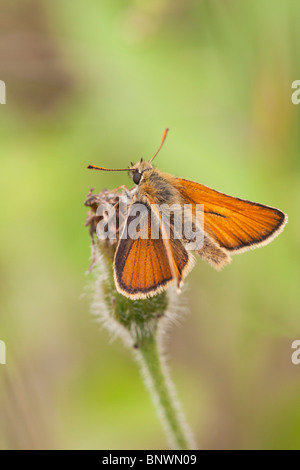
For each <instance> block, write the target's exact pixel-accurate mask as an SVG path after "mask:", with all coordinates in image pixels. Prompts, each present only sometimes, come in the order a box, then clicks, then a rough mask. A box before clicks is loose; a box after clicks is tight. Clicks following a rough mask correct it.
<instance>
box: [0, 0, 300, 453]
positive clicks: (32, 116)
mask: <svg viewBox="0 0 300 470" xmlns="http://www.w3.org/2000/svg"><path fill="white" fill-rule="evenodd" d="M299 16H300V8H299V2H297V1H292V0H284V1H283V0H281V1H279V0H276V1H275V0H274V1H272V2H270V1H269V0H244V1H238V0H226V1H224V0H218V1H217V0H201V1H200V0H199V1H186V0H151V1H143V0H135V1H134V0H122V1H121V0H88V1H86V2H79V1H71V0H67V1H64V2H61V1H59V0H52V1H51V2H46V1H39V0H19V1H16V0H10V1H9V2H8V1H6V2H2V3H1V7H0V31H1V32H0V79H1V80H4V81H5V83H6V87H7V98H6V99H7V104H6V105H1V106H0V148H1V167H0V191H1V195H0V196H1V212H0V220H1V232H0V243H1V250H0V277H1V283H0V296H1V315H0V339H1V340H3V341H5V343H6V347H7V365H0V448H1V449H39V448H47V449H48V448H49V449H52V448H68V449H86V448H96V449H164V448H167V443H166V440H165V436H164V434H163V432H162V430H161V426H160V423H159V422H158V420H157V417H156V414H155V411H154V409H153V406H152V403H151V401H150V398H149V396H148V393H147V392H146V391H145V389H144V385H143V383H142V381H141V379H140V376H139V372H138V370H137V367H136V364H135V363H134V362H133V360H132V357H131V353H130V351H128V350H125V349H124V348H123V345H122V344H121V342H119V341H115V342H111V340H110V337H109V334H108V333H107V332H106V331H105V330H103V329H101V328H100V326H99V323H97V322H96V321H95V319H94V317H92V316H91V315H90V313H89V304H90V297H89V294H88V292H87V285H88V283H89V282H90V280H89V279H90V276H87V275H86V271H87V268H88V266H89V262H90V261H89V257H90V241H89V236H88V230H87V229H86V228H85V227H84V221H85V217H86V212H87V211H86V208H85V207H84V205H83V202H84V200H85V196H86V193H87V192H88V190H89V189H90V188H91V187H95V189H96V190H97V191H100V190H101V189H102V188H103V187H107V188H114V187H115V186H118V185H120V184H124V183H125V184H128V183H129V182H128V179H127V175H126V174H124V173H119V174H117V173H116V174H114V173H113V174H101V173H100V172H99V173H98V172H90V171H87V170H86V166H87V165H88V164H90V163H94V164H98V165H103V166H110V167H120V166H121V167H124V166H127V165H128V164H129V162H130V161H131V160H133V161H136V160H138V159H139V158H140V157H141V156H143V157H145V158H147V157H151V156H152V155H153V153H154V151H155V150H156V148H157V146H158V144H159V142H160V139H161V135H162V131H163V129H164V128H165V127H170V129H171V131H170V133H169V136H168V139H167V142H166V144H165V146H164V149H163V150H162V152H161V153H160V155H159V157H158V158H157V161H156V163H157V165H158V166H159V167H160V169H162V170H163V171H166V172H169V173H172V174H175V175H177V176H181V177H184V178H187V179H192V180H195V181H198V182H201V183H203V184H206V185H208V186H211V187H214V188H215V189H217V190H220V191H223V192H225V193H229V194H232V195H235V196H239V197H242V198H246V199H250V200H253V201H256V202H262V203H265V204H268V205H273V206H275V207H278V208H280V209H282V210H283V211H285V212H286V213H288V215H289V224H288V226H287V227H286V229H285V231H284V233H283V234H282V235H281V236H280V237H279V238H278V239H276V240H275V241H274V242H273V243H272V244H271V245H269V246H267V247H265V248H262V249H259V250H256V251H254V252H249V253H246V254H244V255H243V256H236V257H234V260H233V263H232V264H231V265H230V266H228V267H227V268H226V269H225V270H224V271H223V272H222V273H218V272H215V271H214V270H212V269H211V268H210V267H209V266H208V265H206V264H204V263H203V262H202V261H200V260H199V262H198V263H197V266H196V268H195V269H194V271H193V272H192V273H191V274H190V276H189V279H188V288H187V289H186V292H185V294H184V295H183V296H182V297H181V302H182V304H184V305H185V306H186V310H187V314H186V315H184V317H183V319H182V321H181V322H180V325H177V326H174V327H173V329H172V331H171V333H170V335H169V340H168V345H167V351H168V360H169V363H170V366H171V373H172V377H173V379H174V381H175V383H176V386H177V389H178V394H179V397H180V399H181V401H182V402H183V406H184V408H185V411H186V414H187V417H188V420H189V422H190V424H191V426H192V428H193V429H194V430H195V434H196V436H197V441H198V443H199V446H200V447H202V448H205V449H246V448H247V449H249V448H250V449H266V448H271V449H280V448H285V449H295V448H300V365H299V366H298V367H297V366H295V365H292V363H291V354H292V349H291V343H292V341H294V340H296V339H300V311H299V300H300V292H299V278H300V276H299V275H300V272H299V260H300V252H299V230H300V219H299V208H298V204H299V203H300V185H299V176H300V159H299V153H300V137H299V136H300V132H299V125H300V106H299V107H297V106H295V105H293V104H292V102H291V95H292V89H291V84H292V82H293V81H294V80H297V79H300V68H299V67H300V29H299V21H300V18H299Z"/></svg>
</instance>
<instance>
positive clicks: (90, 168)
mask: <svg viewBox="0 0 300 470" xmlns="http://www.w3.org/2000/svg"><path fill="white" fill-rule="evenodd" d="M87 168H88V169H89V170H101V171H129V170H131V169H132V168H103V167H102V166H96V165H89V166H87Z"/></svg>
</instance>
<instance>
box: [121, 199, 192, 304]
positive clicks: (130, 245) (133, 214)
mask: <svg viewBox="0 0 300 470" xmlns="http://www.w3.org/2000/svg"><path fill="white" fill-rule="evenodd" d="M137 205H139V206H141V203H139V202H135V203H133V204H132V205H131V207H130V209H129V213H128V217H127V220H126V222H125V226H124V229H123V232H122V236H121V237H120V240H119V243H118V247H117V250H116V254H115V259H114V275H115V283H116V286H117V289H118V291H119V292H120V293H121V294H123V295H125V296H126V297H129V298H131V299H142V298H147V297H151V296H153V295H155V294H157V293H159V292H162V291H164V290H165V289H166V288H167V287H168V286H169V285H170V284H171V283H174V282H175V281H177V284H178V286H179V285H180V283H181V280H182V279H183V278H184V277H185V275H186V274H187V272H188V271H189V270H190V268H191V267H192V259H191V255H190V254H188V252H187V251H186V249H185V247H184V245H183V244H182V242H181V240H177V239H175V238H174V237H173V236H172V235H171V237H170V239H169V240H164V239H163V238H162V227H161V225H160V223H159V230H158V238H156V239H153V237H152V236H151V235H153V234H152V231H151V214H152V217H153V216H154V217H155V214H153V212H152V211H151V208H150V206H149V205H146V204H142V206H143V207H144V209H145V211H144V214H143V216H142V217H140V216H139V215H137ZM137 217H140V218H139V222H138V221H137ZM137 222H138V223H137ZM135 226H136V228H137V230H138V232H139V236H138V238H135V237H134V236H132V235H133V233H132V227H133V228H134V227H135ZM130 232H131V233H130Z"/></svg>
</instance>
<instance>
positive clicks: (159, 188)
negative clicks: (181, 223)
mask: <svg viewBox="0 0 300 470" xmlns="http://www.w3.org/2000/svg"><path fill="white" fill-rule="evenodd" d="M173 179H175V178H174V177H173V176H171V175H168V174H165V173H162V172H160V171H159V170H157V169H156V168H151V169H147V170H145V171H144V172H143V176H142V179H141V182H140V184H139V186H138V191H137V195H138V196H144V197H146V198H147V199H148V200H149V201H151V202H152V203H155V204H159V205H160V204H168V205H172V204H177V203H180V197H179V193H178V191H177V189H176V188H175V187H174V184H172V180H173Z"/></svg>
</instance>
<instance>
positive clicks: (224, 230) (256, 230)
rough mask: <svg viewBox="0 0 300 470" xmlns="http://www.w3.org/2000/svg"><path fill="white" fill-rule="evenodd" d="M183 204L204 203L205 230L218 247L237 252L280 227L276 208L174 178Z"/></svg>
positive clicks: (262, 240)
mask: <svg viewBox="0 0 300 470" xmlns="http://www.w3.org/2000/svg"><path fill="white" fill-rule="evenodd" d="M175 185H176V188H177V190H178V191H179V193H180V194H181V197H182V198H183V200H184V203H185V204H193V205H194V204H203V206H204V231H205V234H206V235H207V236H208V237H209V238H210V239H211V240H212V241H213V242H214V243H215V244H217V245H218V246H219V247H221V249H223V250H226V251H228V252H232V253H237V252H243V251H246V250H248V249H249V248H255V247H257V246H260V245H265V244H267V243H269V242H270V241H272V240H273V239H274V237H276V236H277V235H278V234H279V233H280V232H281V231H282V229H283V227H284V225H285V223H286V222H287V216H286V215H285V214H284V213H283V212H281V211H280V210H278V209H275V208H273V207H268V206H264V205H262V204H257V203H254V202H250V201H246V200H243V199H238V198H235V197H231V196H228V195H226V194H223V193H220V192H218V191H215V190H213V189H211V188H208V187H207V186H203V185H201V184H198V183H194V182H192V181H188V180H185V179H180V178H176V180H175Z"/></svg>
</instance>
